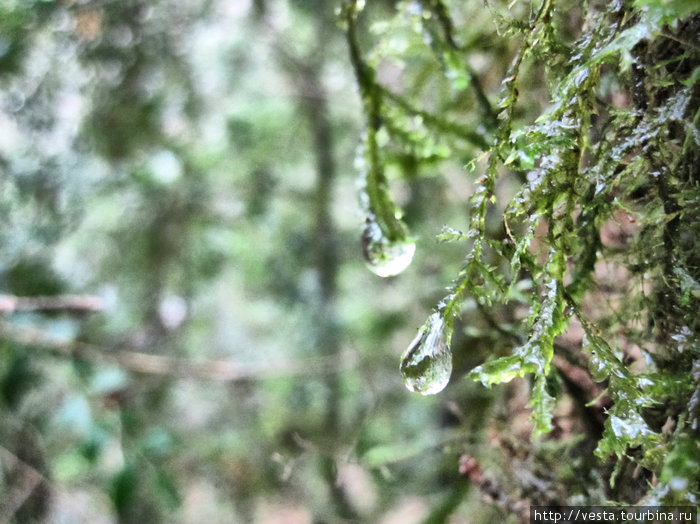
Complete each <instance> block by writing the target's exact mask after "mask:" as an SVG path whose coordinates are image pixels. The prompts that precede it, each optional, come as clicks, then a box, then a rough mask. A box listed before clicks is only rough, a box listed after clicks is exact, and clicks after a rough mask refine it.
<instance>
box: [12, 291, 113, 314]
mask: <svg viewBox="0 0 700 524" xmlns="http://www.w3.org/2000/svg"><path fill="white" fill-rule="evenodd" d="M102 309H104V304H103V301H102V299H101V298H100V297H97V296H94V295H52V296H41V297H17V296H14V295H0V313H14V312H15V311H75V312H90V311H102Z"/></svg>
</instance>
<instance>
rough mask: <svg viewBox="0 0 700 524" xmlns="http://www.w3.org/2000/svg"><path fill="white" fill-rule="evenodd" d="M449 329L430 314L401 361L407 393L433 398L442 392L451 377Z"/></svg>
mask: <svg viewBox="0 0 700 524" xmlns="http://www.w3.org/2000/svg"><path fill="white" fill-rule="evenodd" d="M451 337H452V326H450V325H448V324H447V323H445V320H444V319H443V318H442V316H441V315H440V313H433V314H432V315H430V317H428V320H427V322H426V323H425V324H424V325H423V327H421V329H420V331H419V332H418V335H416V338H414V339H413V342H411V344H410V345H409V346H408V349H406V352H405V353H404V354H403V357H402V358H401V374H402V375H403V379H404V383H405V384H406V388H408V390H409V391H415V392H417V393H420V394H421V395H434V394H436V393H439V392H440V391H442V390H443V389H444V388H445V386H447V383H448V382H449V381H450V375H451V374H452V351H451V350H450V338H451Z"/></svg>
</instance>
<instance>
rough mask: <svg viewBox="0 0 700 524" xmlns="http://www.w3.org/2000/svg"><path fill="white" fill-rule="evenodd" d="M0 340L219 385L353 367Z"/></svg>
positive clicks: (4, 331)
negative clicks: (245, 361) (201, 358)
mask: <svg viewBox="0 0 700 524" xmlns="http://www.w3.org/2000/svg"><path fill="white" fill-rule="evenodd" d="M0 337H4V338H6V339H10V340H13V341H15V342H18V343H20V344H25V345H28V346H33V347H37V346H38V347H44V348H46V349H48V350H51V351H52V352H54V353H56V354H58V355H62V356H79V357H81V358H86V359H90V360H95V359H99V360H107V361H112V362H114V363H116V364H118V365H120V366H122V367H124V368H126V369H128V370H130V371H133V372H136V373H144V374H149V375H167V376H176V377H183V378H185V377H191V378H196V379H204V380H215V381H221V382H234V381H239V380H264V379H270V378H278V377H288V376H308V375H324V374H335V373H341V372H343V371H346V370H347V369H352V368H354V367H355V366H356V365H357V362H356V360H355V355H354V354H353V353H347V354H346V353H342V354H339V355H334V356H328V357H320V358H316V359H308V360H300V361H293V362H285V363H281V364H276V365H269V364H268V363H264V364H260V365H242V364H238V363H235V362H232V361H230V360H205V361H193V360H189V359H186V358H179V357H172V356H169V355H157V354H153V353H144V352H140V351H132V350H129V349H119V348H106V347H102V346H98V345H94V344H88V343H85V342H76V341H65V340H59V339H56V338H52V337H50V336H49V335H47V334H46V333H44V332H43V331H41V330H38V329H33V328H26V327H21V328H20V327H17V326H13V325H12V324H10V323H7V322H0Z"/></svg>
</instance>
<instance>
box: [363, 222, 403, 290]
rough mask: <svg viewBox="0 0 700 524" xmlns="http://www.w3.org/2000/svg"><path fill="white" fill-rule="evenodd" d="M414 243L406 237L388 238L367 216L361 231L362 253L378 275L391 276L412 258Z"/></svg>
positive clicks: (397, 272)
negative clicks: (363, 228)
mask: <svg viewBox="0 0 700 524" xmlns="http://www.w3.org/2000/svg"><path fill="white" fill-rule="evenodd" d="M415 252H416V243H415V242H414V241H413V240H411V239H408V238H400V239H398V240H390V239H389V238H387V237H386V236H385V235H384V233H383V232H382V230H381V228H380V227H379V224H377V222H376V221H375V220H372V219H370V218H367V220H366V222H365V230H364V232H363V233H362V254H363V255H364V257H365V260H366V261H367V266H368V267H369V269H370V270H371V271H372V272H373V273H374V274H375V275H378V276H380V277H393V276H395V275H398V274H399V273H401V272H402V271H404V270H405V269H406V268H407V267H408V266H409V265H410V264H411V261H412V260H413V254H414V253H415Z"/></svg>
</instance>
